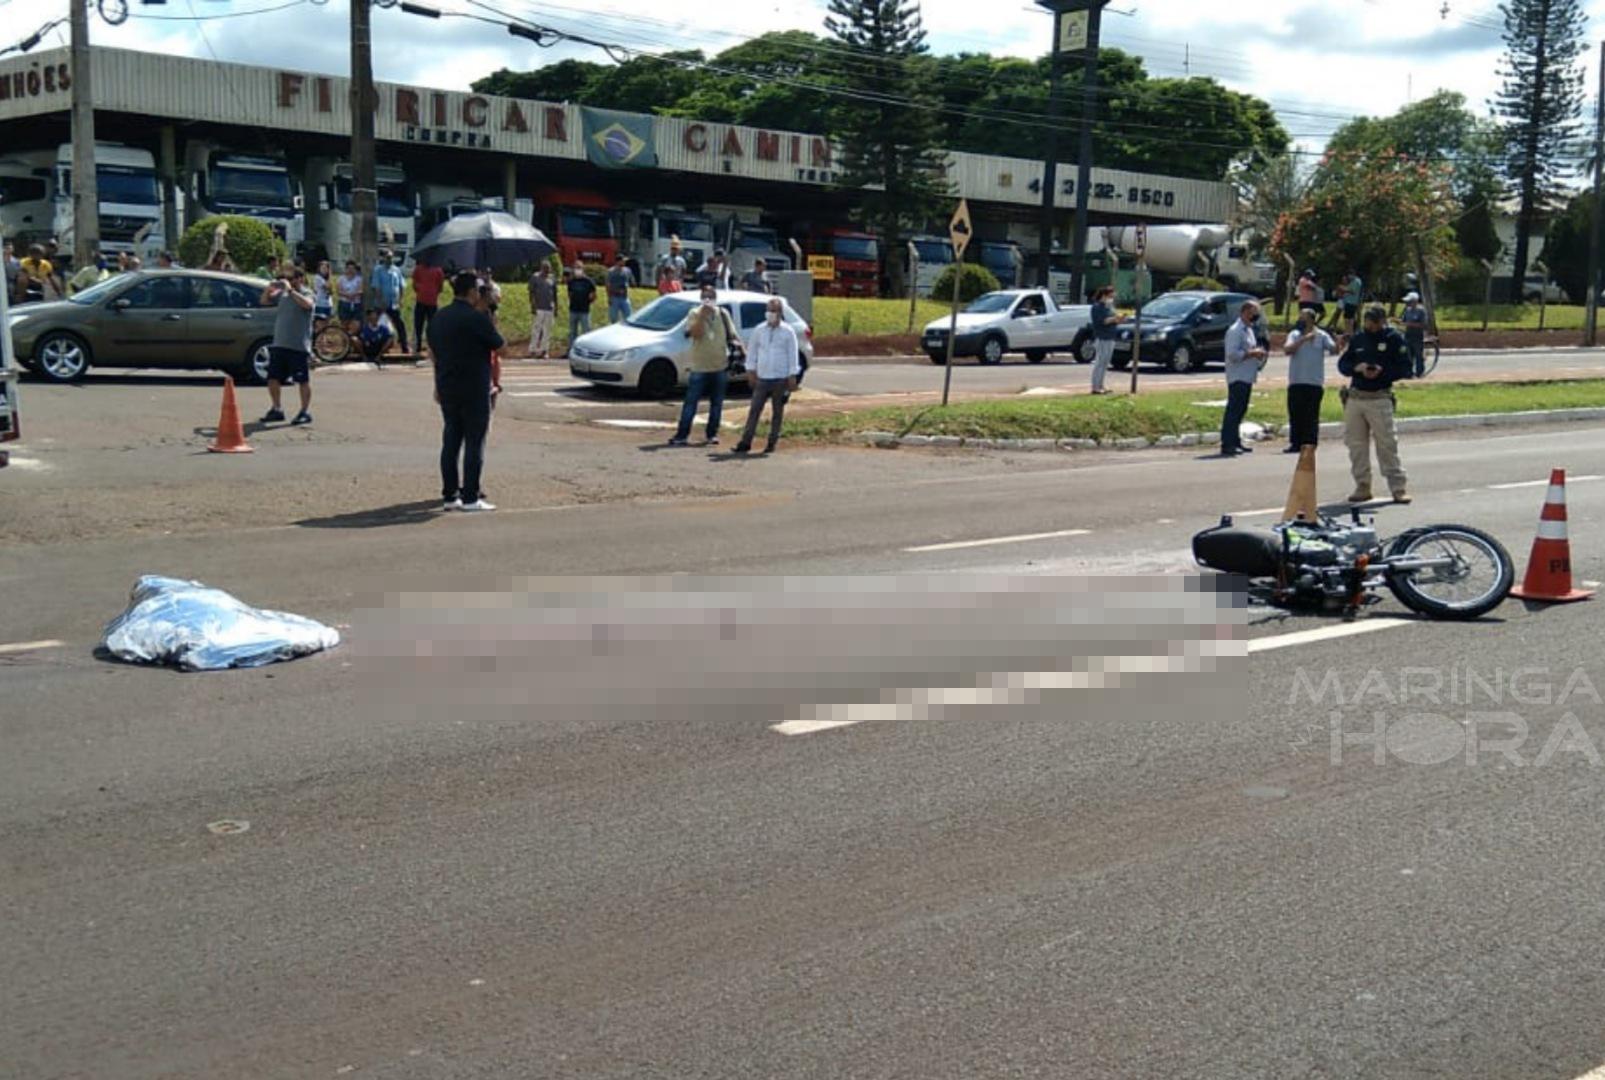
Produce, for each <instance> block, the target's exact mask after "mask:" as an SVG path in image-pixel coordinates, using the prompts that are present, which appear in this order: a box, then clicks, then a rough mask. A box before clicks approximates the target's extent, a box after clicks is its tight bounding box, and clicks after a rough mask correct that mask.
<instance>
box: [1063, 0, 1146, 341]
mask: <svg viewBox="0 0 1605 1080" xmlns="http://www.w3.org/2000/svg"><path fill="white" fill-rule="evenodd" d="M1106 3H1108V0H1092V2H1091V4H1090V6H1089V8H1088V10H1087V46H1086V54H1085V59H1084V60H1083V67H1082V78H1081V149H1080V151H1079V152H1078V153H1077V154H1076V217H1075V224H1074V225H1072V226H1071V230H1072V232H1071V236H1070V302H1071V303H1072V304H1079V303H1081V302H1082V300H1084V299H1085V296H1084V292H1085V285H1084V283H1083V276H1084V275H1085V273H1086V267H1085V265H1084V264H1085V263H1086V261H1087V196H1088V195H1089V194H1090V192H1089V189H1090V188H1091V187H1092V125H1093V122H1094V121H1096V120H1097V118H1098V30H1099V28H1100V25H1101V24H1102V22H1103V6H1104V4H1106ZM1131 362H1132V364H1133V366H1135V365H1136V363H1137V356H1136V354H1135V353H1134V354H1132V360H1131Z"/></svg>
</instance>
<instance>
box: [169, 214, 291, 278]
mask: <svg viewBox="0 0 1605 1080" xmlns="http://www.w3.org/2000/svg"><path fill="white" fill-rule="evenodd" d="M219 225H227V226H228V232H227V235H226V237H225V240H224V243H223V250H224V251H227V252H228V256H229V258H230V259H232V260H233V261H234V265H235V267H236V268H237V269H238V270H239V271H240V273H242V274H254V273H256V271H257V268H258V267H260V266H264V265H266V263H267V261H268V256H269V255H272V256H273V257H274V258H278V259H282V258H284V257H285V256H286V255H288V254H289V251H288V249H286V248H285V246H284V241H283V240H280V239H279V238H278V237H277V236H275V235H274V233H273V230H272V229H271V228H270V227H269V226H268V225H267V224H266V223H265V222H263V221H259V220H258V219H256V218H254V217H246V216H245V215H243V214H218V215H214V216H212V217H206V218H202V219H201V220H199V221H197V222H196V223H195V224H193V225H191V226H190V227H189V228H187V229H185V230H184V235H183V236H182V237H180V238H179V241H178V261H179V262H181V263H183V264H184V265H185V266H205V265H206V263H207V262H208V260H210V259H211V257H212V245H213V242H214V240H215V239H216V236H217V227H218V226H219Z"/></svg>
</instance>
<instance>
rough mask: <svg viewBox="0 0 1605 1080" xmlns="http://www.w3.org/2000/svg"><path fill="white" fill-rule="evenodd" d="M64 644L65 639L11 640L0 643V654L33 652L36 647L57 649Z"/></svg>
mask: <svg viewBox="0 0 1605 1080" xmlns="http://www.w3.org/2000/svg"><path fill="white" fill-rule="evenodd" d="M65 644H67V643H66V642H65V641H57V640H56V639H54V638H51V639H50V640H48V641H13V642H12V643H11V644H9V645H0V656H7V655H9V654H11V653H20V652H34V651H36V650H38V649H59V648H61V647H62V646H63V645H65Z"/></svg>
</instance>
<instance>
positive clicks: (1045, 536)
mask: <svg viewBox="0 0 1605 1080" xmlns="http://www.w3.org/2000/svg"><path fill="white" fill-rule="evenodd" d="M1089 531H1090V530H1088V529H1060V530H1058V531H1057V532H1044V533H1022V534H1020V535H1019V536H993V537H989V538H987V539H985V540H952V541H949V542H947V543H944V544H922V545H920V546H919V547H906V548H904V549H903V551H904V552H905V553H907V554H917V553H920V552H926V551H957V550H959V549H960V548H978V547H991V546H992V545H993V544H1024V543H1029V542H1030V541H1032V540H1056V539H1058V538H1060V537H1063V536H1086V535H1087V533H1088V532H1089Z"/></svg>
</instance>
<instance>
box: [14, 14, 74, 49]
mask: <svg viewBox="0 0 1605 1080" xmlns="http://www.w3.org/2000/svg"><path fill="white" fill-rule="evenodd" d="M66 24H67V20H66V19H65V18H61V19H53V20H51V21H50V22H47V23H45V24H44V25H43V26H41V27H40V28H39V29H37V30H35V31H34V32H33V33H31V34H29V35H28V36H27V37H25V38H23V39H22V40H21V41H19V42H17V43H16V44H15V45H8V46H6V47H5V48H4V49H0V56H5V55H7V54H8V53H14V52H17V53H25V52H28V51H29V50H30V49H33V48H35V47H37V46H38V44H39V43H40V42H41V41H43V40H44V38H45V35H46V34H48V33H50V32H51V31H52V30H55V29H57V28H58V27H61V26H65V25H66Z"/></svg>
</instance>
